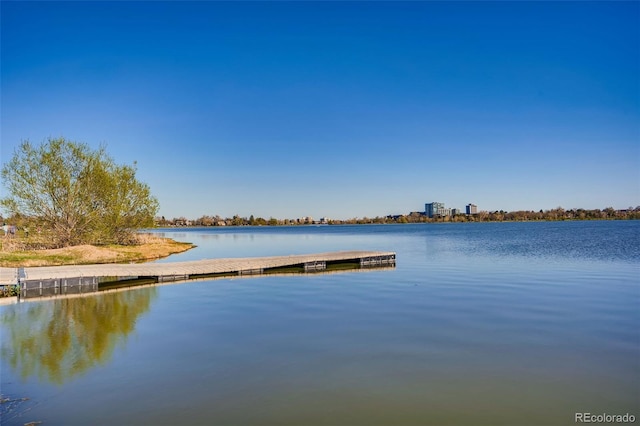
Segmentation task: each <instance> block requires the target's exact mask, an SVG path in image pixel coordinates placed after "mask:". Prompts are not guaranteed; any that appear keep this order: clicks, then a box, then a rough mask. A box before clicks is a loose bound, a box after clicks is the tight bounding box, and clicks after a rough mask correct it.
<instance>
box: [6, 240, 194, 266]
mask: <svg viewBox="0 0 640 426" xmlns="http://www.w3.org/2000/svg"><path fill="white" fill-rule="evenodd" d="M193 247H195V246H194V245H193V244H191V243H181V242H178V241H174V240H171V239H169V238H159V237H155V236H151V235H142V236H140V243H139V244H137V245H130V246H119V245H102V246H94V245H81V246H72V247H65V248H59V249H48V250H12V249H10V248H9V247H7V244H4V245H3V250H2V251H0V266H4V267H10V268H17V267H28V266H59V265H86V264H95V263H128V262H144V261H147V260H153V259H159V258H162V257H167V256H169V255H171V254H174V253H181V252H183V251H187V250H189V249H191V248H193Z"/></svg>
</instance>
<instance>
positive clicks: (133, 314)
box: [0, 287, 157, 384]
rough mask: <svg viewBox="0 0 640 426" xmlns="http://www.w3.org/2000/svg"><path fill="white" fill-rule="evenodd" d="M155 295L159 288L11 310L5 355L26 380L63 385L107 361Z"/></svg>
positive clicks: (5, 321) (7, 315) (5, 326)
mask: <svg viewBox="0 0 640 426" xmlns="http://www.w3.org/2000/svg"><path fill="white" fill-rule="evenodd" d="M156 296H157V288H155V287H145V288H139V289H135V290H127V291H119V292H114V293H105V294H100V295H96V296H90V297H79V298H65V299H55V300H52V301H47V302H37V303H21V304H18V305H13V306H8V307H6V309H4V310H3V312H2V316H1V317H0V321H1V323H2V326H3V329H4V331H3V333H2V334H3V339H2V352H1V353H2V357H3V358H4V359H5V361H6V362H7V363H8V364H9V365H10V366H11V368H13V369H14V371H16V372H17V373H18V374H19V375H20V377H21V378H22V379H23V380H26V379H27V378H29V377H31V376H37V377H38V378H39V379H40V380H41V381H49V382H52V383H55V384H62V383H64V382H65V381H67V380H69V379H71V378H73V377H75V376H78V375H81V374H83V373H85V372H86V371H87V370H89V369H90V368H92V367H94V366H96V365H99V364H103V363H105V362H107V361H108V360H109V359H110V358H111V357H112V355H113V352H114V350H115V348H116V347H117V346H119V345H122V344H124V343H125V341H126V337H127V336H128V335H129V333H131V332H132V331H133V330H134V328H135V324H136V321H137V320H138V318H139V317H140V316H141V315H142V314H144V313H145V312H147V311H148V310H149V308H150V306H151V302H152V300H154V299H155V298H156Z"/></svg>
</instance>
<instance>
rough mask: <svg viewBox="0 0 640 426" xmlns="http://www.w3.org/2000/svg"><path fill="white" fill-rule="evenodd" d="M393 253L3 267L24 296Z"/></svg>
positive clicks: (376, 259) (338, 263) (364, 263)
mask: <svg viewBox="0 0 640 426" xmlns="http://www.w3.org/2000/svg"><path fill="white" fill-rule="evenodd" d="M395 264H396V254H395V253H394V252H378V251H340V252H330V253H318V254H299V255H289V256H271V257H252V258H228V259H204V260H194V261H187V262H169V263H135V264H113V263H112V264H98V265H73V266H42V267H33V268H0V284H1V285H16V284H19V285H20V297H21V298H30V297H42V296H56V295H66V294H81V293H92V292H96V291H98V290H99V289H100V287H101V286H102V285H106V284H108V283H114V282H123V283H126V282H132V281H133V280H146V281H151V282H156V283H162V282H173V281H185V280H192V279H203V278H215V277H226V276H244V275H262V274H271V273H278V272H282V271H284V272H292V273H295V272H299V273H313V272H322V271H326V270H329V269H339V268H341V267H345V269H348V268H351V269H359V268H378V267H394V266H395Z"/></svg>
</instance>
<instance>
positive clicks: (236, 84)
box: [0, 2, 640, 218]
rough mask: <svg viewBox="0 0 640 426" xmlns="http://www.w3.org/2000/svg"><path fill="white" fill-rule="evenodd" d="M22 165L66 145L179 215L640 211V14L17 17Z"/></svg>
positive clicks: (270, 11) (279, 6) (34, 9)
mask: <svg viewBox="0 0 640 426" xmlns="http://www.w3.org/2000/svg"><path fill="white" fill-rule="evenodd" d="M0 7H1V9H0V12H1V19H2V22H1V23H2V29H1V37H2V38H1V48H2V51H1V58H0V60H1V64H0V67H1V96H2V98H1V108H2V109H1V115H2V118H1V120H2V121H1V125H2V129H1V131H0V136H1V151H0V156H1V161H2V162H3V163H4V162H6V161H7V160H8V159H9V158H10V156H11V155H12V153H13V150H14V147H15V146H16V145H18V144H19V143H20V141H22V140H25V139H28V140H30V141H32V142H41V141H43V140H45V139H46V138H47V137H49V136H52V137H58V136H64V137H65V138H67V139H71V140H75V141H80V142H85V143H88V144H89V145H91V146H95V147H97V146H99V145H100V144H106V146H107V150H108V151H109V153H110V154H111V155H112V157H114V159H115V160H116V161H117V162H118V163H129V164H130V163H133V162H134V161H137V163H138V177H139V178H140V180H142V181H144V182H146V183H148V184H149V185H150V187H151V189H152V192H153V193H154V195H156V196H157V198H158V199H159V201H160V205H161V209H160V214H162V215H165V216H167V217H178V216H186V217H192V218H195V217H199V216H201V215H204V214H208V215H215V214H219V215H221V216H232V215H234V214H239V215H241V216H249V215H251V214H254V215H255V216H262V217H266V218H268V217H270V216H273V217H281V218H284V217H300V216H313V217H315V218H319V217H323V216H326V217H331V218H350V217H363V216H376V215H386V214H399V213H405V212H410V211H418V210H423V209H424V203H425V202H431V201H440V202H444V203H446V205H447V206H448V207H458V208H464V206H465V205H466V204H467V203H474V204H477V205H478V208H479V209H481V210H500V209H503V210H520V209H526V210H530V209H533V210H539V209H550V208H554V207H557V206H562V207H564V208H574V207H575V208H604V207H608V206H613V207H615V208H626V207H628V206H631V205H632V206H636V205H639V204H640V3H639V2H605V3H599V2H563V3H554V2H534V3H528V2H471V3H466V2H449V3H439V2H406V3H403V2H388V3H387V2H324V3H316V2H258V3H252V2H235V3H233V2H231V3H229V2H194V3H185V2H137V3H129V2H104V3H101V2H2V3H1V4H0Z"/></svg>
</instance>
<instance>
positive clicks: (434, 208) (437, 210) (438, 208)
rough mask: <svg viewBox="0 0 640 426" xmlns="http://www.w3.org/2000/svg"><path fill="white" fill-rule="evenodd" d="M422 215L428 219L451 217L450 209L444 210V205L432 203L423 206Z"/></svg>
mask: <svg viewBox="0 0 640 426" xmlns="http://www.w3.org/2000/svg"><path fill="white" fill-rule="evenodd" d="M424 214H425V215H427V216H428V217H435V216H451V209H448V208H446V207H445V206H444V203H438V202H436V201H434V202H433V203H427V204H425V205H424Z"/></svg>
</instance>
